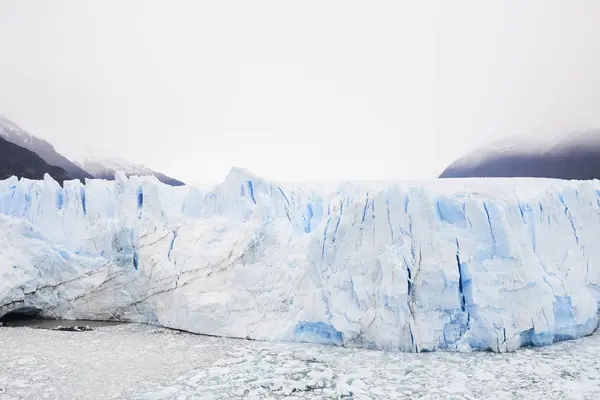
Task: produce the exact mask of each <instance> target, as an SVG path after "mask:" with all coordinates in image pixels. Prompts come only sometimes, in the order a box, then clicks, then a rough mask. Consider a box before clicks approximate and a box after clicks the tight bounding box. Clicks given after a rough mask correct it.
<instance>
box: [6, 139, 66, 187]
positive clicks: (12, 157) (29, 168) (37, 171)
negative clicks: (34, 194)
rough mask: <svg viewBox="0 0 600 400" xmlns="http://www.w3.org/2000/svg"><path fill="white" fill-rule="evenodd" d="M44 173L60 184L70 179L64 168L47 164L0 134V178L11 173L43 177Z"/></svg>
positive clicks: (21, 175) (9, 175)
mask: <svg viewBox="0 0 600 400" xmlns="http://www.w3.org/2000/svg"><path fill="white" fill-rule="evenodd" d="M46 173H47V174H49V175H50V176H51V177H52V178H54V180H56V181H57V182H59V183H61V184H62V183H63V182H64V181H65V180H70V179H72V177H70V176H69V174H68V173H67V171H65V170H64V169H62V168H60V167H55V166H53V165H49V164H48V163H47V162H45V161H44V160H43V159H42V158H41V157H40V156H38V155H37V154H36V153H34V152H33V151H31V150H28V149H26V148H23V147H20V146H17V145H16V144H14V143H12V142H9V141H8V140H5V139H4V138H3V137H1V136H0V179H7V178H10V177H11V176H13V175H14V176H17V177H19V178H29V179H44V174H46Z"/></svg>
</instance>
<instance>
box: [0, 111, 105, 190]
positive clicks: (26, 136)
mask: <svg viewBox="0 0 600 400" xmlns="http://www.w3.org/2000/svg"><path fill="white" fill-rule="evenodd" d="M0 136H1V137H2V138H4V139H5V140H7V141H9V142H12V143H14V144H16V145H18V146H20V147H23V148H25V149H28V150H31V151H33V152H34V153H36V154H37V155H39V156H40V157H41V158H42V159H43V160H44V161H46V163H48V164H49V165H54V166H57V167H60V168H62V169H63V170H65V171H67V173H68V174H69V176H70V177H71V179H79V180H81V181H82V182H83V181H84V180H85V178H90V179H91V178H93V176H92V175H91V174H89V173H88V172H86V171H85V170H83V169H82V168H81V167H79V166H77V165H76V164H75V163H73V162H71V161H69V160H68V159H67V158H66V157H64V156H63V155H61V154H60V153H58V152H57V151H56V150H55V149H54V146H52V145H51V144H50V143H48V142H47V141H45V140H42V139H40V138H38V137H35V136H34V135H32V134H30V133H28V132H26V131H25V130H23V129H22V128H21V127H19V126H18V125H17V124H15V123H14V122H12V121H10V120H8V119H7V118H5V117H3V116H1V115H0Z"/></svg>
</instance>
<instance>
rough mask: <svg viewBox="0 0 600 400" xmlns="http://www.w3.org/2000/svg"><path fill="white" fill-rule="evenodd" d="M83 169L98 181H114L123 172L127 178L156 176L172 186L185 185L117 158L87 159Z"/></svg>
mask: <svg viewBox="0 0 600 400" xmlns="http://www.w3.org/2000/svg"><path fill="white" fill-rule="evenodd" d="M83 169H85V170H86V171H87V172H88V173H90V174H92V175H93V176H95V177H96V178H98V179H106V180H109V181H111V180H114V179H115V172H117V171H122V172H124V173H125V175H127V176H136V175H137V176H144V175H154V176H155V177H156V178H157V179H158V180H159V181H161V182H162V183H165V184H167V185H170V186H183V185H185V183H183V182H181V181H179V180H177V179H175V178H171V177H170V176H167V175H165V174H163V173H161V172H157V171H154V170H151V169H150V168H147V167H145V166H143V165H137V164H131V163H129V162H127V161H124V160H120V159H117V158H111V159H103V158H86V159H85V161H84V162H83Z"/></svg>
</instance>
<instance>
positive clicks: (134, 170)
mask: <svg viewBox="0 0 600 400" xmlns="http://www.w3.org/2000/svg"><path fill="white" fill-rule="evenodd" d="M0 138H2V139H4V140H3V141H2V142H0V145H1V146H3V149H2V154H5V153H6V154H8V153H7V152H8V151H9V147H10V149H13V147H12V146H8V145H7V144H6V143H12V144H15V145H16V146H19V147H21V148H23V149H26V150H29V151H31V152H33V153H35V154H36V155H37V156H38V157H39V158H41V159H42V160H43V161H44V162H45V163H46V165H44V164H43V163H40V162H39V160H37V159H36V157H32V156H31V154H27V153H26V152H22V151H17V152H18V154H21V156H22V158H21V160H20V161H19V162H18V165H17V164H14V163H13V161H14V157H12V156H14V155H15V154H11V157H12V158H11V160H12V161H10V163H9V160H8V158H4V159H2V160H0V171H1V172H2V173H3V174H4V175H2V178H7V177H9V176H11V175H6V174H14V175H15V176H17V177H26V178H35V179H41V178H42V177H43V176H44V173H48V174H50V175H51V176H52V177H53V178H54V179H56V180H57V181H59V182H61V183H62V182H63V181H65V180H72V179H78V180H80V181H81V182H85V179H86V178H87V179H93V178H98V179H107V180H114V178H115V173H116V172H117V171H122V172H125V174H126V175H127V176H133V175H138V176H144V175H153V176H155V177H157V178H158V179H159V180H160V181H161V182H163V183H166V184H168V185H171V186H183V185H184V183H183V182H181V181H179V180H177V179H174V178H171V177H170V176H167V175H165V174H163V173H160V172H157V171H153V170H151V169H149V168H146V167H144V166H141V165H136V164H132V163H129V162H127V161H124V160H119V159H108V158H107V159H103V158H88V159H86V160H85V162H84V164H83V165H82V164H79V163H78V162H74V161H71V160H69V159H67V158H66V157H64V156H63V155H61V154H60V153H58V152H57V151H56V150H55V149H54V146H52V144H50V143H49V142H47V141H46V140H43V139H40V138H38V137H36V136H34V135H32V134H31V133H29V132H27V131H25V130H24V129H22V128H21V127H20V126H18V125H17V124H15V123H14V122H12V121H10V120H9V119H7V118H6V117H4V116H2V115H0ZM28 161H31V164H30V165H28V164H27V162H28ZM55 167H58V168H55Z"/></svg>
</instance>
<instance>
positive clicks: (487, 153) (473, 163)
mask: <svg viewBox="0 0 600 400" xmlns="http://www.w3.org/2000/svg"><path fill="white" fill-rule="evenodd" d="M471 177H472V178H477V177H533V178H556V179H579V180H587V179H600V130H592V131H585V132H577V133H573V134H569V135H561V136H557V137H554V138H551V139H550V140H548V139H544V140H540V139H534V138H516V139H509V140H504V141H501V142H495V143H492V144H491V145H489V146H485V147H483V148H480V149H478V150H476V151H474V152H472V153H470V154H468V155H467V156H465V157H462V158H460V159H459V160H457V161H455V162H454V163H452V164H451V165H450V166H449V167H448V168H446V170H445V171H444V172H443V173H442V174H441V175H440V178H471Z"/></svg>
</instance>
